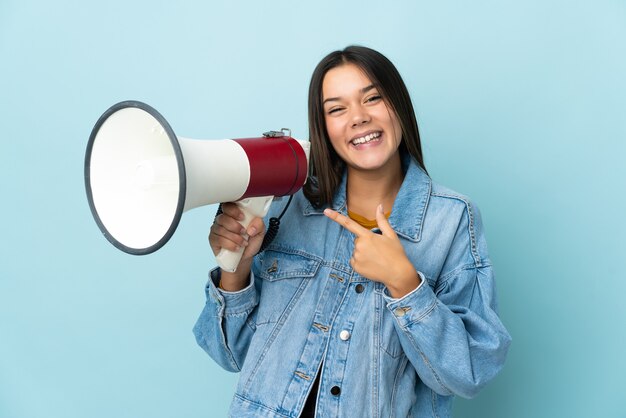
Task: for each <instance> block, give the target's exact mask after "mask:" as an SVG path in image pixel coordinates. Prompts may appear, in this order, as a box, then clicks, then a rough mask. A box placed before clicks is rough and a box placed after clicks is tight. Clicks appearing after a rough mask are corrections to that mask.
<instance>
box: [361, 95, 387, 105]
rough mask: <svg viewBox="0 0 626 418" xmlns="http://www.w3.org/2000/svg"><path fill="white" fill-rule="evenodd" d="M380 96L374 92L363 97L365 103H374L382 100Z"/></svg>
mask: <svg viewBox="0 0 626 418" xmlns="http://www.w3.org/2000/svg"><path fill="white" fill-rule="evenodd" d="M382 98H383V97H382V96H381V95H380V94H374V95H373V96H369V97H368V98H367V99H365V102H366V103H376V102H378V101H380V100H382Z"/></svg>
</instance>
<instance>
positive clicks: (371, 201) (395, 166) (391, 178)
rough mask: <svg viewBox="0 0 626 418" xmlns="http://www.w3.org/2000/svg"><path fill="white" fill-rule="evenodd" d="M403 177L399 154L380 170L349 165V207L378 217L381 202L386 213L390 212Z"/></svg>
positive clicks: (369, 215) (362, 214) (351, 209)
mask: <svg viewBox="0 0 626 418" xmlns="http://www.w3.org/2000/svg"><path fill="white" fill-rule="evenodd" d="M403 179H404V174H403V173H402V164H401V163H400V155H399V154H398V155H397V157H396V158H394V159H393V161H390V164H388V165H386V166H385V167H383V168H381V169H380V170H359V169H355V168H352V167H348V183H347V191H346V192H347V199H348V209H350V211H351V212H354V213H356V214H359V215H361V216H364V217H365V218H367V219H376V208H377V207H378V205H379V204H382V205H383V211H384V212H385V213H388V212H390V211H391V208H392V206H393V202H394V201H395V199H396V195H397V194H398V191H399V190H400V186H401V185H402V180H403Z"/></svg>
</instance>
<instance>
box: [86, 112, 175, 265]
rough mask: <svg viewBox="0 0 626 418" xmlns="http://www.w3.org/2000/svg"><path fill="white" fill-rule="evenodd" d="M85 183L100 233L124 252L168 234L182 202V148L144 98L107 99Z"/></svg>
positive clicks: (144, 249)
mask: <svg viewBox="0 0 626 418" xmlns="http://www.w3.org/2000/svg"><path fill="white" fill-rule="evenodd" d="M85 187H86V189H87V198H88V200H89V206H90V208H91V211H92V214H93V216H94V218H95V220H96V222H97V224H98V226H99V227H100V230H101V231H102V233H103V234H104V235H105V237H106V238H107V239H108V240H109V241H110V242H111V243H112V244H114V245H115V246H116V247H117V248H119V249H121V250H122V251H125V252H127V253H130V254H136V255H143V254H149V253H151V252H154V251H156V250H158V249H159V248H161V247H162V246H163V245H164V244H165V243H166V242H167V241H168V240H169V239H170V237H171V236H172V235H173V233H174V231H175V230H176V227H177V226H178V223H179V221H180V217H181V215H182V213H183V207H184V204H185V189H186V179H185V166H184V162H183V156H182V152H181V149H180V146H179V143H178V140H177V138H176V135H175V134H174V131H173V130H172V128H171V127H170V126H169V124H168V123H167V121H166V120H165V118H163V116H161V115H160V114H159V113H158V112H157V111H156V110H155V109H153V108H152V107H150V106H148V105H147V104H145V103H141V102H137V101H125V102H121V103H118V104H116V105H113V106H112V107H111V108H109V110H107V111H106V112H105V113H104V114H103V115H102V116H101V117H100V119H99V120H98V122H97V123H96V125H95V126H94V128H93V131H92V133H91V136H90V138H89V143H88V146H87V152H86V156H85Z"/></svg>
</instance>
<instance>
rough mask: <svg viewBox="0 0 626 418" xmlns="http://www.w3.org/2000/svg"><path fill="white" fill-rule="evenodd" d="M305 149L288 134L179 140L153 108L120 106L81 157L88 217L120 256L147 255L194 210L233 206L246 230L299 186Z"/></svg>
mask: <svg viewBox="0 0 626 418" xmlns="http://www.w3.org/2000/svg"><path fill="white" fill-rule="evenodd" d="M308 158H309V142H308V141H298V140H296V139H294V138H292V137H291V133H290V132H289V131H288V130H287V129H283V130H281V131H270V132H267V133H265V134H263V136H262V137H258V138H240V139H220V140H197V139H188V138H181V137H177V136H176V134H175V133H174V131H173V130H172V128H171V127H170V125H169V124H168V123H167V121H166V120H165V118H164V117H163V116H162V115H161V114H160V113H159V112H157V111H156V110H155V109H154V108H152V107H151V106H149V105H147V104H145V103H142V102H138V101H124V102H120V103H117V104H115V105H113V106H111V107H110V108H109V109H108V110H107V111H106V112H104V113H103V114H102V116H101V117H100V118H99V119H98V121H97V122H96V124H95V126H94V128H93V130H92V132H91V136H90V137H89V142H88V145H87V151H86V155H85V188H86V191H87V199H88V201H89V207H90V208H91V213H92V215H93V217H94V219H95V221H96V223H97V224H98V227H99V228H100V230H101V231H102V233H103V235H104V236H105V237H106V238H107V239H108V240H109V242H111V243H112V244H113V245H114V246H115V247H117V248H118V249H120V250H122V251H124V252H126V253H129V254H134V255H144V254H150V253H152V252H154V251H156V250H158V249H159V248H161V247H162V246H163V245H164V244H165V243H167V241H169V239H170V238H171V237H172V235H173V234H174V231H175V230H176V228H177V226H178V223H179V221H180V218H181V215H182V214H183V213H184V212H186V211H188V210H190V209H193V208H196V207H199V206H203V205H210V204H214V203H220V202H237V204H238V205H239V207H240V208H241V209H242V211H243V212H244V214H245V219H244V220H243V221H241V224H242V226H243V227H244V228H247V226H248V224H249V223H250V221H251V220H252V218H254V217H255V216H259V217H263V216H265V214H266V213H267V211H268V209H269V206H270V204H271V202H272V199H273V198H274V197H277V196H286V195H291V194H293V193H295V192H297V191H298V190H299V189H300V188H301V187H302V186H303V184H304V182H305V181H306V178H307V172H308ZM242 252H243V249H241V250H240V251H238V252H231V251H227V250H224V249H222V251H221V252H220V253H219V254H218V255H217V256H216V259H217V264H218V265H219V266H220V267H221V268H222V269H224V270H226V271H231V272H232V271H235V269H236V267H237V265H238V264H239V261H240V259H241V254H242Z"/></svg>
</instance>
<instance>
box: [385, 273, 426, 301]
mask: <svg viewBox="0 0 626 418" xmlns="http://www.w3.org/2000/svg"><path fill="white" fill-rule="evenodd" d="M421 283H422V278H421V277H420V275H419V274H418V273H417V271H416V270H415V269H414V268H413V266H412V265H411V268H410V269H406V270H405V271H403V272H401V273H399V274H397V275H396V276H395V277H394V280H393V281H392V282H390V283H385V286H386V287H387V290H388V291H389V294H390V295H391V297H392V298H394V299H400V298H402V297H404V296H406V295H408V294H409V293H411V292H412V291H414V290H415V289H417V288H418V286H419V285H420V284H421Z"/></svg>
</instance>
